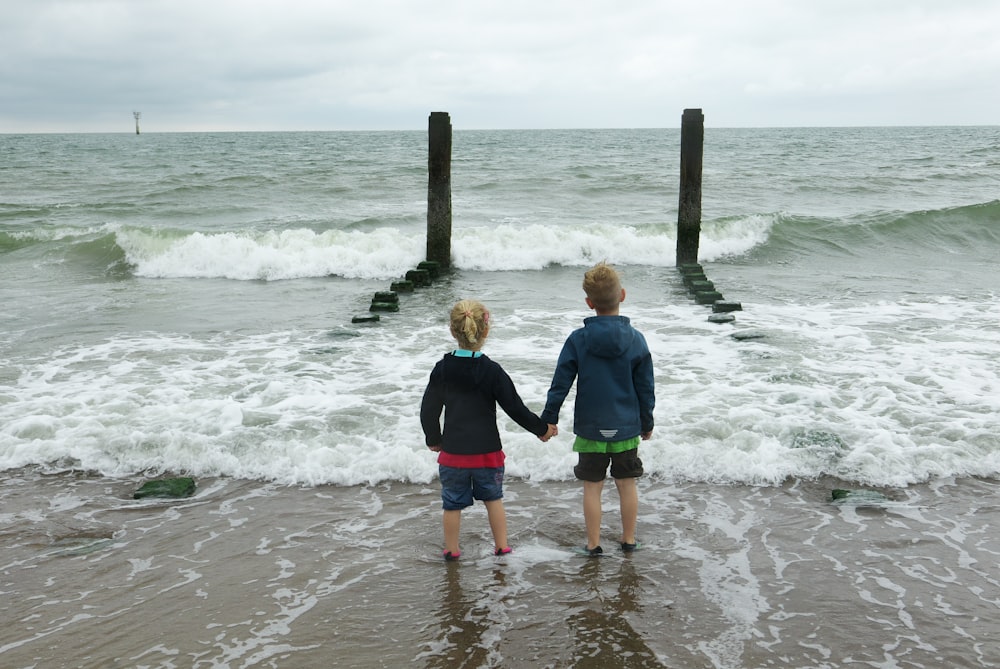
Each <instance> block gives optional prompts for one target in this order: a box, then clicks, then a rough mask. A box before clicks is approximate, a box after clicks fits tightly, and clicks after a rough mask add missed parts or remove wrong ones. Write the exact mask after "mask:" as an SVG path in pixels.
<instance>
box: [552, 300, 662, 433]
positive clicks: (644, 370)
mask: <svg viewBox="0 0 1000 669" xmlns="http://www.w3.org/2000/svg"><path fill="white" fill-rule="evenodd" d="M577 377H579V383H577V388H576V407H575V410H574V414H573V432H574V434H576V435H577V436H579V437H583V438H584V439H592V440H594V441H623V440H625V439H631V438H632V437H636V436H638V435H640V434H644V433H646V432H650V431H652V429H653V407H654V405H655V403H656V399H655V393H654V387H653V386H654V384H653V358H652V356H651V355H650V353H649V347H648V346H647V345H646V339H645V337H643V336H642V333H641V332H639V331H638V330H636V329H635V328H633V327H632V325H631V323H630V322H629V319H628V317H626V316H591V317H590V318H587V319H584V321H583V327H582V328H580V329H578V330H574V331H573V332H572V333H571V334H570V336H569V337H568V338H567V339H566V343H565V344H563V348H562V351H561V352H560V353H559V360H558V362H557V363H556V370H555V373H554V374H553V376H552V385H551V386H550V387H549V393H548V398H547V401H546V403H545V410H544V411H543V412H542V415H541V418H542V420H543V421H545V422H546V423H552V424H556V423H558V422H559V409H560V408H561V407H562V404H563V401H564V400H565V399H566V395H567V394H568V393H569V391H570V388H572V387H573V382H574V381H575V380H576V379H577Z"/></svg>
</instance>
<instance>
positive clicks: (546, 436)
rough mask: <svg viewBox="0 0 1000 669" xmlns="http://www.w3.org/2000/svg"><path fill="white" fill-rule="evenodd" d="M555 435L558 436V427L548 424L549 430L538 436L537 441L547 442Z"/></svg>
mask: <svg viewBox="0 0 1000 669" xmlns="http://www.w3.org/2000/svg"><path fill="white" fill-rule="evenodd" d="M557 434H559V426H558V425H553V424H552V423H549V429H548V430H546V431H545V434H541V435H538V440H539V441H543V442H544V441H548V440H549V439H551V438H552V437H554V436H556V435H557Z"/></svg>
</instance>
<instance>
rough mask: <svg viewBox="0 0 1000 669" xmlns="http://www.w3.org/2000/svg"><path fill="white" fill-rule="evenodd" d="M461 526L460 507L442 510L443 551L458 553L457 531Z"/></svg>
mask: <svg viewBox="0 0 1000 669" xmlns="http://www.w3.org/2000/svg"><path fill="white" fill-rule="evenodd" d="M461 527H462V511H461V509H454V510H445V512H444V552H445V553H452V554H453V555H458V552H459V551H458V531H459V529H460V528H461Z"/></svg>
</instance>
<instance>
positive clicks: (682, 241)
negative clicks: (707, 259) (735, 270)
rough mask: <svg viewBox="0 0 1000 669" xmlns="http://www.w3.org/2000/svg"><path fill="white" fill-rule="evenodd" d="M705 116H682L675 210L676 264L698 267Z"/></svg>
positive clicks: (692, 111) (691, 112) (696, 111)
mask: <svg viewBox="0 0 1000 669" xmlns="http://www.w3.org/2000/svg"><path fill="white" fill-rule="evenodd" d="M704 145H705V115H704V114H702V113H701V110H700V109H685V110H684V115H683V116H682V117H681V185H680V203H679V205H678V208H677V265H685V264H697V262H698V242H699V237H700V236H701V165H702V155H703V154H704Z"/></svg>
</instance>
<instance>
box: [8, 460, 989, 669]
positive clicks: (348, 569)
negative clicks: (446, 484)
mask: <svg viewBox="0 0 1000 669" xmlns="http://www.w3.org/2000/svg"><path fill="white" fill-rule="evenodd" d="M4 477H5V478H4V482H3V485H2V488H0V490H2V493H0V499H2V507H0V508H2V513H0V520H2V523H0V541H2V546H3V549H2V557H0V596H2V598H3V602H4V609H5V613H4V621H5V624H4V625H3V626H2V628H0V666H3V667H7V668H21V667H37V668H39V669H41V668H45V669H48V668H54V667H93V668H95V669H96V668H98V667H100V668H102V669H106V668H108V667H201V668H207V667H234V668H235V667H295V668H310V667H331V666H335V667H403V666H406V667H413V666H415V667H442V668H443V667H449V668H451V667H500V666H503V667H678V668H680V667H685V668H691V667H733V668H735V667H831V668H832V667H844V666H855V665H856V666H861V667H928V668H930V667H935V668H936V667H996V666H1000V642H998V641H997V640H996V635H995V629H996V623H995V621H996V619H997V617H998V615H1000V570H998V568H997V565H996V561H997V556H998V555H1000V531H998V530H1000V504H998V502H997V498H996V495H997V492H998V488H1000V484H998V482H997V481H994V480H978V479H965V480H958V481H956V480H945V481H939V482H936V483H931V484H923V485H916V486H911V487H908V488H905V489H899V490H882V491H881V492H883V493H886V494H887V495H888V496H889V498H890V499H889V501H887V502H877V503H863V504H860V505H856V504H845V505H834V504H831V502H830V491H831V490H832V489H833V488H845V487H846V488H850V487H857V486H851V485H848V484H844V483H843V482H838V481H832V480H824V481H792V482H788V483H786V484H785V485H783V486H780V487H766V488H757V487H746V486H715V485H710V484H687V483H685V484H673V483H669V482H663V481H654V480H643V481H642V482H641V486H640V503H641V509H640V541H642V542H643V547H642V550H640V551H638V552H637V553H635V554H633V555H631V556H624V555H622V554H621V553H620V552H618V551H614V550H609V551H608V553H609V554H608V555H607V556H606V557H603V558H600V559H589V558H585V557H581V556H580V555H578V554H576V553H575V552H574V550H573V548H574V547H575V546H578V545H580V544H581V543H582V538H583V522H582V516H581V512H580V490H579V488H578V485H577V484H576V483H574V482H545V483H532V482H527V481H523V480H516V479H509V480H508V482H507V499H506V505H507V511H508V522H509V525H510V530H511V543H512V545H514V547H515V552H514V553H513V554H512V555H511V556H508V557H505V558H495V557H493V556H492V555H490V550H491V546H492V544H491V541H490V537H489V531H488V528H487V523H486V517H485V512H484V511H483V508H482V506H481V505H479V506H477V507H476V508H474V509H472V510H470V511H468V512H466V513H465V517H464V521H463V528H462V550H463V559H462V561H461V562H459V563H450V564H446V563H444V562H442V561H441V559H440V557H439V555H440V543H441V530H440V506H439V491H438V488H437V484H436V482H434V483H431V484H428V485H419V484H404V483H392V484H385V485H373V486H361V487H349V488H348V487H332V486H323V487H302V488H298V487H285V486H279V485H275V484H266V483H260V482H253V481H236V480H221V479H220V480H207V479H206V480H200V481H199V482H198V490H197V492H196V494H195V496H193V497H190V498H187V499H182V500H134V499H132V498H131V496H132V493H133V492H134V491H135V489H136V488H138V486H139V484H140V483H141V481H142V480H141V479H138V478H132V479H111V478H102V477H99V476H91V475H86V474H76V473H61V474H56V475H42V474H39V473H37V472H35V471H34V470H22V471H8V472H6V473H5V474H4ZM604 501H605V511H606V514H605V526H606V528H607V531H606V534H605V536H606V539H605V547H606V548H609V549H610V547H611V546H613V545H614V540H615V538H616V534H615V532H616V531H617V527H618V525H617V521H618V515H617V498H616V496H615V493H614V490H613V486H608V489H607V490H606V492H605V498H604Z"/></svg>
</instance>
